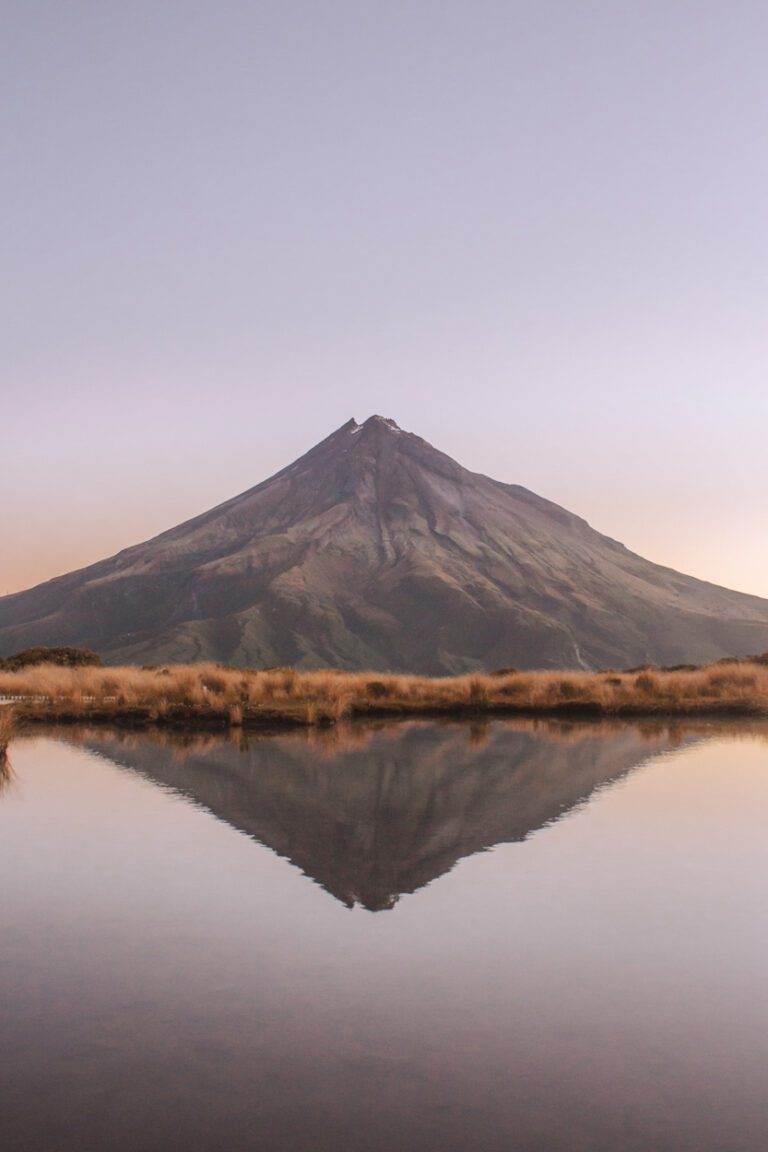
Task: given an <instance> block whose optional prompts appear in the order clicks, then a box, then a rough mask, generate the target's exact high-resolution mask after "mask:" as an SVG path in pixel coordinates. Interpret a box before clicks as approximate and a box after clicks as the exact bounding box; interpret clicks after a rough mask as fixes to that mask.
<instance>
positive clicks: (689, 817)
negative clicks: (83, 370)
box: [0, 721, 768, 1152]
mask: <svg viewBox="0 0 768 1152" xmlns="http://www.w3.org/2000/svg"><path fill="white" fill-rule="evenodd" d="M0 784H2V789H1V790H0V1147H2V1148H3V1150H4V1152H53V1150H55V1152H91V1150H93V1152H106V1150H109V1152H166V1150H176V1149H178V1150H180V1152H181V1150H184V1152H196V1150H200V1152H246V1150H247V1152H260V1150H262V1149H264V1150H269V1152H368V1150H370V1152H374V1150H375V1152H385V1150H386V1152H395V1150H397V1152H399V1150H404V1152H427V1150H428V1152H459V1150H461V1152H474V1150H478V1152H480V1150H482V1152H515V1150H521V1152H528V1150H536V1152H566V1150H567V1152H649V1150H651V1149H652V1150H654V1152H764V1150H765V1148H766V1147H767V1146H768V835H766V833H767V832H768V726H762V727H761V726H760V725H753V724H750V723H746V722H745V723H743V724H740V725H736V724H732V725H728V724H718V723H713V722H712V723H697V724H690V725H688V724H677V725H673V726H672V727H669V726H665V725H661V726H654V725H650V724H649V725H638V724H616V725H607V726H606V725H568V724H564V723H555V722H552V723H544V722H538V723H533V722H522V721H521V722H504V723H492V724H488V725H483V726H470V725H467V724H450V725H439V724H434V723H426V722H421V723H404V724H400V725H384V726H378V727H376V726H355V727H352V728H350V729H348V730H345V731H343V732H340V733H332V734H329V735H319V736H318V735H314V736H308V735H306V734H296V735H278V736H269V737H266V736H265V737H259V738H250V739H248V740H244V741H238V740H231V739H225V738H220V737H216V736H207V735H204V736H197V737H191V738H187V739H180V738H178V737H177V738H170V737H168V736H160V735H153V734H133V733H128V734H126V733H123V734H121V733H117V732H111V731H108V730H97V729H80V730H75V729H69V730H67V729H59V730H55V731H54V730H51V731H46V732H44V733H39V734H35V735H32V736H29V737H24V738H20V739H18V740H16V741H15V742H14V743H13V744H12V747H11V768H10V771H9V772H8V773H7V775H6V776H5V777H4V778H2V780H1V781H0Z"/></svg>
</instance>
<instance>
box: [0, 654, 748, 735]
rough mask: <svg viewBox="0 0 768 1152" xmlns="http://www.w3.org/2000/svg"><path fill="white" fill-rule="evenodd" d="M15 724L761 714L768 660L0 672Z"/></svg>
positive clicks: (248, 724)
mask: <svg viewBox="0 0 768 1152" xmlns="http://www.w3.org/2000/svg"><path fill="white" fill-rule="evenodd" d="M0 696H2V697H6V698H12V699H13V701H14V709H15V712H16V715H17V718H18V719H19V720H21V721H27V722H33V721H60V722H65V721H66V722H70V721H77V722H81V721H88V722H108V723H115V724H137V725H141V724H166V725H172V726H178V727H195V726H206V725H208V726H214V727H224V728H229V727H233V728H256V727H264V726H275V725H301V726H315V725H330V724H335V723H337V722H338V721H341V720H346V719H349V718H352V717H359V716H441V715H442V716H475V717H476V716H483V715H487V716H492V715H542V716H545V715H555V716H556V715H571V716H574V715H583V716H604V717H621V716H675V715H681V716H706V715H730V716H768V666H766V665H762V664H751V663H734V664H714V665H711V666H710V667H708V668H701V669H696V670H693V671H662V670H659V671H655V670H645V671H642V672H624V673H620V672H595V673H592V672H506V673H501V674H493V675H476V674H473V675H468V676H455V677H445V678H439V679H432V678H429V677H424V676H399V675H386V674H378V673H346V672H295V671H293V670H292V669H277V670H270V671H265V672H255V671H248V670H241V669H228V668H220V667H218V666H216V665H213V664H193V665H173V666H170V667H168V668H159V669H139V668H133V667H126V668H60V667H55V666H52V665H41V666H38V667H35V668H29V669H26V670H20V671H18V672H11V673H0Z"/></svg>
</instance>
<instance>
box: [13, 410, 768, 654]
mask: <svg viewBox="0 0 768 1152" xmlns="http://www.w3.org/2000/svg"><path fill="white" fill-rule="evenodd" d="M36 644H82V645H86V646H88V647H90V648H93V649H95V650H96V651H98V652H100V653H101V654H102V655H103V656H104V657H105V658H106V659H107V660H109V661H111V662H115V663H116V662H120V661H139V662H159V661H171V660H197V659H203V658H206V659H207V658H211V659H216V660H221V661H226V662H229V663H235V664H237V663H239V664H253V665H260V664H261V665H271V664H295V665H299V666H303V667H311V666H322V665H328V666H331V665H334V666H338V667H344V668H361V667H371V668H374V667H375V668H393V669H401V670H404V671H418V672H428V673H441V672H456V671H464V670H469V669H472V668H478V667H490V668H493V667H496V666H499V665H505V664H515V665H517V666H519V667H562V666H584V667H587V666H592V667H600V666H610V665H614V666H627V665H633V664H639V663H644V662H660V663H677V662H688V661H690V662H701V661H705V660H709V659H715V658H717V657H719V656H723V655H746V654H748V653H750V652H755V651H760V650H764V649H766V648H768V601H765V600H761V599H759V598H758V597H753V596H746V595H743V594H741V593H737V592H730V591H727V590H725V589H722V588H718V587H716V586H714V585H711V584H706V583H704V582H702V581H699V580H695V579H693V578H691V577H688V576H683V575H680V574H679V573H677V572H674V571H672V570H671V569H668V568H662V567H659V566H658V565H655V564H651V563H649V562H648V561H646V560H643V559H642V558H641V557H639V556H636V555H634V554H633V553H631V552H629V551H628V550H627V549H626V548H624V547H623V546H622V545H621V544H617V543H616V542H615V541H613V540H610V539H608V538H607V537H605V536H601V535H600V533H598V532H595V531H594V530H593V529H592V528H590V527H589V525H588V524H587V523H586V522H585V521H584V520H582V519H580V518H579V517H577V516H574V515H572V514H571V513H570V512H567V511H565V510H564V509H562V508H560V507H558V506H557V505H555V504H552V503H550V502H549V501H547V500H543V499H541V498H540V497H538V496H536V495H534V493H532V492H529V491H527V490H526V489H525V488H522V487H519V486H517V485H509V484H502V483H499V482H498V481H495V480H491V479H489V478H488V477H486V476H481V475H478V474H476V473H472V472H469V471H467V470H466V469H464V468H462V467H461V466H460V465H459V464H457V463H456V462H455V461H454V460H451V459H450V458H449V457H448V456H445V455H444V454H443V453H441V452H438V451H437V450H436V449H435V448H433V447H432V446H431V445H429V444H427V443H426V442H425V441H424V440H422V439H420V438H419V437H418V436H414V435H412V434H410V433H407V432H403V431H401V430H400V429H399V428H398V427H397V425H396V424H394V422H392V421H390V420H385V419H383V418H382V417H380V416H374V417H371V418H370V419H369V420H367V421H366V422H365V423H364V424H362V425H359V424H357V423H356V422H355V421H354V420H350V421H349V422H348V423H347V424H345V425H343V427H341V428H339V429H338V430H337V431H336V432H334V433H333V434H332V435H331V436H329V437H328V438H327V439H326V440H323V441H322V442H321V443H320V444H318V445H317V446H316V447H315V448H313V449H312V450H311V451H310V452H308V453H307V454H306V455H305V456H302V457H301V458H300V459H299V460H297V461H296V462H295V463H293V464H291V465H290V466H289V467H287V468H285V469H283V470H282V471H281V472H278V473H277V474H276V475H275V476H273V477H271V478H270V479H269V480H266V481H264V482H263V483H261V484H259V485H257V486H256V487H255V488H252V489H250V490H249V491H248V492H245V493H243V494H242V495H240V496H237V497H235V498H234V499H233V500H229V501H227V502H226V503H225V504H222V505H220V506H219V507H217V508H214V509H212V510H211V511H210V512H206V513H205V514H203V515H202V516H198V517H196V518H195V519H193V520H190V521H188V522H187V523H185V524H182V525H180V526H179V527H177V528H173V529H172V530H171V531H169V532H165V533H163V534H162V535H160V536H158V537H156V538H155V539H153V540H150V541H148V542H146V543H144V544H139V545H137V546H135V547H133V548H128V549H126V550H125V551H123V552H120V553H119V554H118V555H117V556H114V557H112V558H111V559H109V560H104V561H102V562H100V563H98V564H94V565H92V566H91V567H89V568H84V569H82V570H81V571H78V572H73V573H70V574H69V575H67V576H62V577H59V578H58V579H55V580H51V581H48V582H47V583H46V584H42V585H40V586H39V587H37V588H33V589H31V590H29V591H26V592H20V593H17V594H15V595H12V596H6V597H3V598H2V599H0V655H2V654H4V653H9V652H13V651H16V650H18V649H20V648H24V647H30V646H32V645H36Z"/></svg>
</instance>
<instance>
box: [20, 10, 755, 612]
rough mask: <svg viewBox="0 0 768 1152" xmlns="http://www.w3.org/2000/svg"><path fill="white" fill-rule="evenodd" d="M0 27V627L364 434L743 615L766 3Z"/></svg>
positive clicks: (751, 563)
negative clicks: (156, 538)
mask: <svg viewBox="0 0 768 1152" xmlns="http://www.w3.org/2000/svg"><path fill="white" fill-rule="evenodd" d="M0 15H1V16H2V24H3V36H2V42H1V43H0V165H1V166H2V167H1V169H0V174H1V175H2V179H1V180H0V208H1V209H2V219H3V240H2V255H3V270H4V275H3V277H2V279H1V280H0V350H1V353H2V355H1V358H0V434H1V436H2V442H1V443H2V447H1V449H0V541H2V545H0V594H2V593H7V592H12V591H15V590H18V589H20V588H24V587H27V586H29V585H32V584H35V583H38V582H40V581H42V580H45V579H48V578H50V577H51V576H54V575H57V574H60V573H62V572H66V571H68V570H70V569H72V568H75V567H81V566H83V565H85V564H87V563H90V562H92V561H95V560H97V559H100V558H102V557H104V556H107V555H110V554H112V553H114V552H116V551H118V550H119V549H121V548H123V547H126V546H127V545H130V544H133V543H137V542H138V541H140V540H143V539H146V538H148V537H150V536H152V535H154V534H156V533H157V532H160V531H162V530H163V529H166V528H168V527H170V526H172V525H173V524H175V523H178V522H180V521H182V520H184V519H186V518H188V517H190V516H193V515H195V514H197V513H199V512H201V511H203V510H204V509H206V508H208V507H211V506H213V505H215V504H217V503H219V502H220V501H222V500H224V499H227V498H228V497H230V496H233V495H235V494H236V493H238V492H240V491H243V490H245V489H247V488H249V487H251V486H252V485H253V484H255V483H257V482H259V481H260V480H262V479H264V478H265V477H267V476H268V475H270V474H271V473H273V472H274V471H276V470H277V469H279V468H281V467H283V466H284V465H285V464H287V463H289V462H290V461H291V460H293V459H294V458H295V457H297V456H298V455H300V454H301V453H302V452H304V451H306V450H307V449H308V448H310V447H311V446H312V445H313V444H314V443H315V442H317V441H318V440H320V439H322V438H323V437H324V436H325V435H327V434H329V433H330V432H331V431H332V430H333V429H335V428H336V427H338V426H339V425H341V424H343V423H344V422H345V421H346V420H348V419H349V418H350V417H351V416H354V417H355V418H356V419H358V420H363V419H365V418H366V417H367V416H369V415H371V414H372V413H380V414H382V415H384V416H390V417H392V418H394V419H395V420H396V421H397V423H398V424H399V425H400V426H401V427H403V428H406V429H408V430H410V431H414V432H417V433H418V434H419V435H421V436H423V437H424V438H425V439H427V440H429V441H430V442H431V443H433V444H435V445H436V446H437V447H439V448H441V449H442V450H443V451H445V452H447V453H449V454H450V455H451V456H453V457H455V458H456V459H458V460H459V461H460V462H461V463H463V464H464V465H466V466H467V467H469V468H471V469H473V470H475V471H480V472H485V473H487V474H489V475H491V476H493V477H495V478H497V479H499V480H503V481H507V482H510V483H519V484H523V485H525V486H526V487H528V488H531V489H533V490H534V491H536V492H539V493H540V494H541V495H543V496H546V497H548V498H549V499H552V500H555V501H557V502H558V503H560V504H563V505H564V506H566V507H567V508H569V509H571V510H572V511H574V512H577V513H578V514H580V515H582V516H585V517H586V518H587V519H588V520H589V521H590V523H591V524H592V525H593V526H594V527H595V528H597V529H599V530H600V531H602V532H605V533H607V534H608V535H610V536H613V537H614V538H617V539H619V540H621V541H622V542H623V543H625V544H626V545H627V546H628V547H630V548H632V549H633V550H635V551H637V552H640V553H641V554H643V555H645V556H647V557H648V558H649V559H652V560H655V561H657V562H660V563H663V564H667V565H670V566H672V567H675V568H678V569H680V570H683V571H686V572H690V573H691V574H693V575H696V576H699V577H702V578H704V579H708V580H712V581H715V582H717V583H722V584H725V585H727V586H730V587H733V588H738V589H741V590H744V591H750V592H755V593H759V594H762V595H764V596H768V513H767V511H766V509H767V508H768V501H767V500H766V493H767V491H768V453H766V451H765V438H766V437H765V432H766V426H767V422H768V386H767V381H766V367H768V217H767V216H766V212H765V200H766V178H767V177H768V141H767V140H766V135H767V133H768V69H766V67H765V45H766V43H768V6H766V5H764V4H760V3H756V2H742V0H728V2H725V0H723V2H708V0H696V2H691V3H685V2H678V0H663V2H657V0H642V2H637V3H623V2H621V0H613V2H610V3H608V2H606V3H603V2H600V0H596V2H592V3H587V2H584V3H580V2H578V0H560V2H550V0H535V2H528V0H521V2H514V0H506V2H496V0H472V2H469V0H462V2H454V0H442V2H440V3H438V2H435V0H411V2H410V3H401V2H398V0H391V2H386V3H382V2H381V0H379V2H377V3H371V2H368V0H354V2H352V0H350V2H346V0H325V2H324V0H312V2H302V0H279V2H274V3H273V2H271V0H265V2H263V3H260V2H256V0H248V2H245V0H231V2H228V0H217V2H216V3H213V2H212V0H206V2H200V0H183V2H180V0H164V2H163V3H162V4H158V3H157V2H156V0H152V2H150V3H147V2H145V0H132V2H131V3H130V4H126V3H123V2H122V0H121V2H117V0H98V2H96V0H90V2H82V0H69V2H68V3H66V4H62V3H60V2H59V0H55V2H54V0H0Z"/></svg>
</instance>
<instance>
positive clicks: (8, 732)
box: [0, 704, 15, 762]
mask: <svg viewBox="0 0 768 1152" xmlns="http://www.w3.org/2000/svg"><path fill="white" fill-rule="evenodd" d="M14 727H15V709H14V708H12V707H10V705H8V704H5V705H3V706H2V707H0V762H2V761H3V760H4V759H5V756H6V753H7V752H8V745H9V743H10V741H11V736H12V735H13V731H14Z"/></svg>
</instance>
